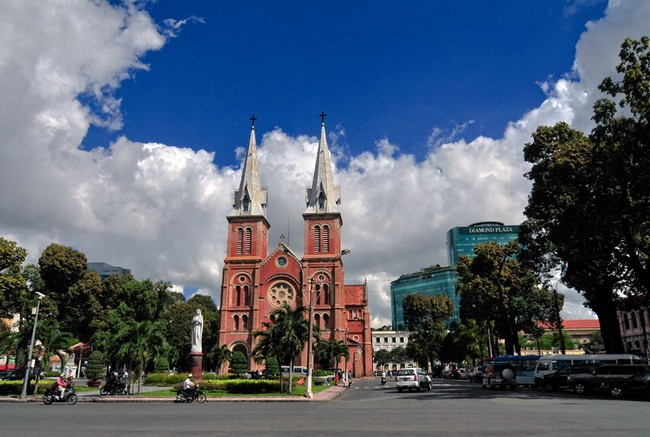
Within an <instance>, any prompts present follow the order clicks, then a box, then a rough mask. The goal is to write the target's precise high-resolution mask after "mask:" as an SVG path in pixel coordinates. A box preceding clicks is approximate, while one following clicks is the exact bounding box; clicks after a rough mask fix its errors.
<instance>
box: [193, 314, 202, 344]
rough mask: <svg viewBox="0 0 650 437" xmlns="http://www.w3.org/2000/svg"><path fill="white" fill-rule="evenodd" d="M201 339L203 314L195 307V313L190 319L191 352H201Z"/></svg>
mask: <svg viewBox="0 0 650 437" xmlns="http://www.w3.org/2000/svg"><path fill="white" fill-rule="evenodd" d="M202 341H203V316H202V315H201V310H200V309H198V308H197V310H196V314H195V315H194V318H193V319H192V350H191V352H201V351H203V348H202V347H201V342H202Z"/></svg>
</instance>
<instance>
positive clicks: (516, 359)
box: [494, 355, 541, 387]
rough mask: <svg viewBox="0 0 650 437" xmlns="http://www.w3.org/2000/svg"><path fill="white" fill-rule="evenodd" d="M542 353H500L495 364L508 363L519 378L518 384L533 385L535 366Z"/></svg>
mask: <svg viewBox="0 0 650 437" xmlns="http://www.w3.org/2000/svg"><path fill="white" fill-rule="evenodd" d="M540 358H541V355H500V356H498V357H496V358H495V359H494V364H497V363H507V364H510V368H511V369H512V370H513V372H514V374H515V377H516V378H517V385H523V386H527V387H533V386H534V385H535V366H536V365H537V362H538V361H539V360H540Z"/></svg>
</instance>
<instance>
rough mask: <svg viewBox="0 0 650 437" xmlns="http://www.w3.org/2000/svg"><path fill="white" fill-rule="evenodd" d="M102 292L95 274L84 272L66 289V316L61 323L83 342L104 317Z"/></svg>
mask: <svg viewBox="0 0 650 437" xmlns="http://www.w3.org/2000/svg"><path fill="white" fill-rule="evenodd" d="M103 291H104V289H103V287H102V283H101V279H100V277H99V274H98V273H97V272H86V273H85V274H84V275H83V276H82V277H81V278H80V279H79V280H78V281H77V282H75V283H74V284H73V285H71V286H70V287H69V289H68V300H67V302H66V303H65V304H64V306H65V308H66V311H65V314H66V316H65V318H61V321H62V323H63V326H65V329H66V330H68V331H70V332H71V333H73V334H74V336H75V337H78V338H79V339H80V340H81V341H83V342H88V341H89V340H90V338H91V337H92V335H93V333H94V332H95V330H97V328H98V326H99V324H100V323H101V321H102V320H103V319H104V317H105V312H106V309H105V308H104V307H102V305H101V303H100V302H101V295H102V293H103Z"/></svg>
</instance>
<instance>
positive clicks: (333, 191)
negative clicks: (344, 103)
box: [306, 112, 341, 213]
mask: <svg viewBox="0 0 650 437" xmlns="http://www.w3.org/2000/svg"><path fill="white" fill-rule="evenodd" d="M326 116H327V114H325V113H324V112H322V113H321V114H320V118H321V123H320V141H319V143H318V153H317V155H316V168H315V169H314V179H313V181H312V185H311V188H307V211H306V212H308V213H309V212H313V213H320V212H339V204H340V203H341V188H340V187H338V186H334V178H333V176H332V164H331V162H330V151H329V148H328V147H327V135H326V133H325V117H326Z"/></svg>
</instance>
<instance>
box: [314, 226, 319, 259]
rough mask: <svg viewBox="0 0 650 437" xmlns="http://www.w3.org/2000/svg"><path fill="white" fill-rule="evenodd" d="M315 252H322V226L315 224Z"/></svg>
mask: <svg viewBox="0 0 650 437" xmlns="http://www.w3.org/2000/svg"><path fill="white" fill-rule="evenodd" d="M314 252H320V226H318V225H316V226H314Z"/></svg>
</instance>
